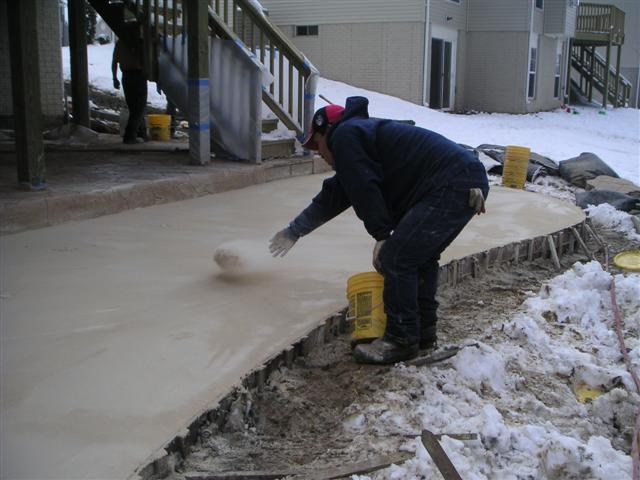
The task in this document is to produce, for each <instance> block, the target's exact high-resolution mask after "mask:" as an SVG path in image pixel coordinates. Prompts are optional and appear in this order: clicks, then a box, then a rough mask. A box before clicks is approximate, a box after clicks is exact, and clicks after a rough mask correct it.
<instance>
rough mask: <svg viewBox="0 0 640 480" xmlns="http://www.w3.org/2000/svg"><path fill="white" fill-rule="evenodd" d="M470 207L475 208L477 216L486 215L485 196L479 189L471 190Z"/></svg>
mask: <svg viewBox="0 0 640 480" xmlns="http://www.w3.org/2000/svg"><path fill="white" fill-rule="evenodd" d="M469 206H470V207H471V208H473V209H474V210H475V212H476V214H477V215H480V214H481V213H485V212H486V210H485V208H484V195H482V190H480V189H479V188H472V189H470V190H469Z"/></svg>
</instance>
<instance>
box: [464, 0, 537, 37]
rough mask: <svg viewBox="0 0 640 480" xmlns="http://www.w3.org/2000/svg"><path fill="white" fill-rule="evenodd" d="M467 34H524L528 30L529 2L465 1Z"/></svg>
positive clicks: (507, 0) (503, 0) (523, 0)
mask: <svg viewBox="0 0 640 480" xmlns="http://www.w3.org/2000/svg"><path fill="white" fill-rule="evenodd" d="M467 2H469V11H468V15H469V29H468V30H469V32H474V31H478V32H491V31H497V32H524V31H528V30H529V28H530V21H531V18H530V16H529V13H530V11H529V6H530V5H531V0H467Z"/></svg>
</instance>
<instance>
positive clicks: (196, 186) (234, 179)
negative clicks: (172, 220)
mask: <svg viewBox="0 0 640 480" xmlns="http://www.w3.org/2000/svg"><path fill="white" fill-rule="evenodd" d="M329 170H330V168H329V167H328V166H327V164H326V163H324V161H323V160H322V159H321V158H320V157H311V156H309V157H293V158H290V159H281V160H271V161H268V162H264V163H262V164H259V165H253V164H239V166H238V168H233V169H226V170H218V171H214V172H212V171H207V172H202V173H188V174H184V173H183V174H177V175H174V176H169V177H167V178H162V179H154V180H146V181H139V182H132V183H129V184H124V185H117V186H113V187H111V188H107V189H101V190H94V191H89V192H78V193H72V194H67V195H56V196H46V197H45V196H41V197H37V198H31V199H23V200H20V201H18V202H15V203H11V204H0V217H2V222H1V223H0V235H6V234H11V233H18V232H21V231H25V230H32V229H36V228H43V227H47V226H51V225H56V224H59V223H63V222H67V221H71V220H86V219H89V218H95V217H100V216H103V215H111V214H114V213H118V212H122V211H124V210H130V209H134V208H142V207H149V206H152V205H160V204H164V203H170V202H176V201H180V200H187V199H190V198H196V197H201V196H204V195H211V194H215V193H221V192H226V191H229V190H235V189H239V188H243V187H248V186H250V185H256V184H260V183H265V182H270V181H273V180H279V179H283V178H289V177H298V176H302V175H312V174H316V173H324V172H327V171H329Z"/></svg>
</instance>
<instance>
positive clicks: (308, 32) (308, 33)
mask: <svg viewBox="0 0 640 480" xmlns="http://www.w3.org/2000/svg"><path fill="white" fill-rule="evenodd" d="M317 36H318V25H298V26H296V37H317Z"/></svg>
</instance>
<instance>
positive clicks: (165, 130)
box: [147, 114, 171, 142]
mask: <svg viewBox="0 0 640 480" xmlns="http://www.w3.org/2000/svg"><path fill="white" fill-rule="evenodd" d="M147 121H148V123H149V135H150V136H151V139H152V140H160V141H165V142H166V141H168V140H169V139H170V138H171V135H170V132H169V125H171V115H160V114H157V115H155V114H154V115H148V116H147Z"/></svg>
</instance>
